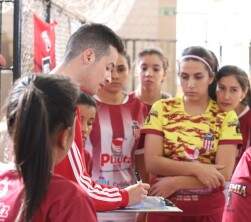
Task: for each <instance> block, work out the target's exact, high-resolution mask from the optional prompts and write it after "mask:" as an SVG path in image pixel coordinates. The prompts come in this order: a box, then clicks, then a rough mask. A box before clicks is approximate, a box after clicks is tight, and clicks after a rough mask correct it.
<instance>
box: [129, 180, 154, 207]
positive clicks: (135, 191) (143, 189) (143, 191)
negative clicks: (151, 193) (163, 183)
mask: <svg viewBox="0 0 251 222" xmlns="http://www.w3.org/2000/svg"><path fill="white" fill-rule="evenodd" d="M149 188H150V185H149V184H147V183H141V182H139V183H137V184H134V185H131V186H128V187H126V188H125V189H126V190H127V192H128V194H129V202H128V206H130V205H133V204H137V203H139V202H140V201H142V200H143V199H144V198H145V197H146V196H147V193H148V190H149Z"/></svg>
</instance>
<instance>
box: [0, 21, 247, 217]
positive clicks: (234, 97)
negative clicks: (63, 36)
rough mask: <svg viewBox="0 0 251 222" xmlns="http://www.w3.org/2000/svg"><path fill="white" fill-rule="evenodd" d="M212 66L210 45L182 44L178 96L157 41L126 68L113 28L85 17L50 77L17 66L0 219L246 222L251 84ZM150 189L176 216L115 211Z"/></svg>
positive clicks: (231, 69) (0, 181)
mask: <svg viewBox="0 0 251 222" xmlns="http://www.w3.org/2000/svg"><path fill="white" fill-rule="evenodd" d="M218 68H219V64H218V61H217V58H216V56H215V55H214V53H213V52H212V51H210V50H208V49H206V48H203V47H200V46H190V47H188V48H186V49H184V50H183V53H182V56H181V58H180V59H179V62H178V78H179V80H180V83H181V89H182V92H183V94H182V95H181V96H174V97H172V96H171V95H170V94H169V93H168V92H163V91H162V85H163V82H164V80H165V79H166V78H167V79H168V76H169V75H170V73H168V60H167V58H166V56H165V55H164V53H163V52H162V51H161V50H160V49H155V48H146V49H143V50H142V51H141V52H139V54H138V55H137V59H136V61H135V73H132V69H131V61H130V58H129V56H128V55H127V53H126V51H125V48H124V46H123V43H122V40H121V38H120V37H119V36H118V35H117V34H116V33H115V32H114V31H112V30H111V29H110V28H108V27H107V26H105V25H102V24H97V23H87V24H84V25H82V26H81V27H80V28H79V29H78V30H77V31H76V32H75V33H73V34H72V35H71V37H70V38H69V40H68V43H67V45H66V50H65V55H64V58H63V61H62V63H60V64H59V65H58V66H56V68H55V69H54V70H52V71H51V73H50V74H47V75H45V74H40V75H35V74H33V75H28V74H26V73H23V74H22V77H21V78H20V79H19V80H17V81H16V82H15V84H14V85H13V87H12V89H11V92H10V95H9V98H8V101H7V108H6V119H7V127H8V133H9V135H10V138H11V140H12V142H13V143H12V144H13V147H10V149H13V153H14V161H15V167H9V168H7V169H6V167H0V185H1V186H0V204H1V205H0V209H1V211H0V221H25V222H26V221H35V222H37V221H74V222H75V221H80V220H81V221H88V222H91V221H92V222H94V221H102V222H111V221H121V222H122V221H123V222H134V221H137V222H146V221H148V222H152V221H158V222H171V221H172V222H190V221H191V222H200V221H201V222H221V221H223V222H231V221H238V222H239V221H248V218H249V208H250V205H249V202H250V195H249V190H250V189H251V188H250V186H251V175H250V168H251V148H248V147H249V146H250V145H251V116H250V113H251V111H250V105H251V91H250V82H249V78H248V75H247V73H245V72H244V71H243V70H242V69H241V68H239V67H237V66H233V65H227V66H223V67H220V69H218ZM130 75H135V76H138V77H139V82H140V83H139V86H138V87H137V89H136V90H135V91H132V92H128V90H127V88H128V79H129V78H130ZM135 171H137V172H138V173H139V175H140V177H141V179H142V181H140V182H137V178H136V177H135ZM229 181H231V182H230V184H229V186H228V195H227V198H225V195H224V192H223V191H224V189H225V187H226V184H227V182H229ZM147 195H151V196H163V197H165V198H168V199H170V200H171V201H172V202H173V203H174V204H175V205H176V206H177V207H179V208H180V209H182V212H179V213H171V214H170V213H169V214H168V213H148V214H133V213H123V214H118V213H114V212H113V210H116V209H119V208H124V207H126V206H131V205H134V204H137V203H140V202H141V201H142V200H143V199H144V198H145V197H146V196H147Z"/></svg>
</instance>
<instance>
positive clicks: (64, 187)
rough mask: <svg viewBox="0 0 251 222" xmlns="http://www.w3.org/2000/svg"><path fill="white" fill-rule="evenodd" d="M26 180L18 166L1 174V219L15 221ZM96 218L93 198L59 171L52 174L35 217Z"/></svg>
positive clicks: (41, 219) (38, 221)
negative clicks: (19, 171) (22, 177)
mask: <svg viewBox="0 0 251 222" xmlns="http://www.w3.org/2000/svg"><path fill="white" fill-rule="evenodd" d="M22 193H23V184H22V180H21V178H20V177H19V175H18V173H17V172H16V171H15V170H8V171H4V172H2V173H1V174H0V221H4V222H13V221H15V219H16V217H17V215H18V212H19V209H20V206H21V201H22ZM80 218H84V221H85V222H86V221H88V222H95V221H97V218H96V212H95V209H94V206H93V203H92V202H91V200H90V198H89V197H88V196H87V194H86V193H85V192H83V191H82V190H81V189H80V188H79V187H78V186H77V185H76V184H74V183H73V182H71V181H69V180H66V179H65V178H63V177H61V176H59V175H52V177H51V181H50V184H49V187H48V192H47V193H46V195H45V199H44V200H43V201H42V202H41V205H40V207H39V208H38V209H37V211H36V212H35V214H34V217H33V219H32V221H34V222H40V221H41V222H42V221H48V222H49V221H52V222H56V221H60V222H61V221H72V222H75V221H79V219H80Z"/></svg>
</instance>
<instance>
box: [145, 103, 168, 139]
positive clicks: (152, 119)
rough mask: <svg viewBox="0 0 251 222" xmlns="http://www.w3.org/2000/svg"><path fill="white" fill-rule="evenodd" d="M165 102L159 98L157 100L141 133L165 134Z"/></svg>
mask: <svg viewBox="0 0 251 222" xmlns="http://www.w3.org/2000/svg"><path fill="white" fill-rule="evenodd" d="M163 106H164V105H163V102H162V100H159V101H157V102H155V103H154V104H153V106H152V108H151V110H150V112H149V114H148V116H147V117H146V119H145V123H144V126H143V128H142V130H141V134H156V135H160V136H163V130H162V126H163V112H162V110H163Z"/></svg>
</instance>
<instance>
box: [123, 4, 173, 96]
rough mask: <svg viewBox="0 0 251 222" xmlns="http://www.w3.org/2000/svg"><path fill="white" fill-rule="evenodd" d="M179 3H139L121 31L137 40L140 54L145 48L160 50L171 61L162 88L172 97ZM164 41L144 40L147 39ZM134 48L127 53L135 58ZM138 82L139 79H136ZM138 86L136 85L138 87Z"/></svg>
mask: <svg viewBox="0 0 251 222" xmlns="http://www.w3.org/2000/svg"><path fill="white" fill-rule="evenodd" d="M175 12H176V0H148V1H144V0H136V1H135V4H134V7H133V8H132V10H131V12H130V13H129V15H128V18H127V20H126V22H125V23H124V24H123V25H122V27H121V28H120V29H119V30H118V33H119V35H120V36H121V37H122V38H124V39H137V40H141V44H139V41H137V45H136V48H135V50H136V52H134V53H135V54H137V53H138V52H139V51H141V50H142V49H143V48H147V47H158V48H161V49H162V51H163V52H164V53H165V56H166V57H167V58H168V60H169V63H170V67H169V75H168V77H167V80H166V82H165V83H164V85H163V90H166V91H168V92H170V93H172V94H173V95H174V94H175V93H176V77H175V76H176V71H175V64H176V62H175V61H176V13H175ZM146 39H147V40H161V41H159V42H158V41H147V42H146V41H144V40H146ZM132 47H133V46H130V47H129V48H128V53H129V55H131V57H132V58H134V54H133V49H132ZM135 81H136V82H137V79H135ZM135 85H137V83H136V84H135Z"/></svg>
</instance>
